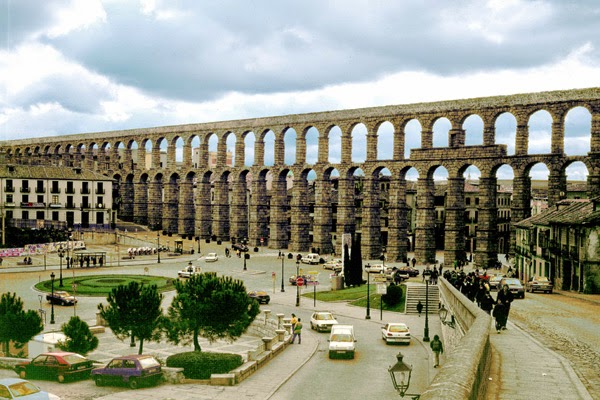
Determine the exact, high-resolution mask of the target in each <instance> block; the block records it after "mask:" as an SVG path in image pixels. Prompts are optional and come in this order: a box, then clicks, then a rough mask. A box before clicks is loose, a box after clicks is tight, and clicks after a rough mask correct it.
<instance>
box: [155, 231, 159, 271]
mask: <svg viewBox="0 0 600 400" xmlns="http://www.w3.org/2000/svg"><path fill="white" fill-rule="evenodd" d="M156 257H157V260H156V262H157V263H158V264H160V230H158V231H156Z"/></svg>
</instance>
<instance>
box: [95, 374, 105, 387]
mask: <svg viewBox="0 0 600 400" xmlns="http://www.w3.org/2000/svg"><path fill="white" fill-rule="evenodd" d="M94 382H96V386H104V379H102V377H101V376H100V375H96V376H95V377H94Z"/></svg>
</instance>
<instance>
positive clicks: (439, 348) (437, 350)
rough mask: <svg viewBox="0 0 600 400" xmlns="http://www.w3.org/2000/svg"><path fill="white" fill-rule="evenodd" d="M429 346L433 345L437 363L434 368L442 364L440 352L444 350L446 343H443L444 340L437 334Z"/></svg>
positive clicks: (432, 348)
mask: <svg viewBox="0 0 600 400" xmlns="http://www.w3.org/2000/svg"><path fill="white" fill-rule="evenodd" d="M429 347H431V350H432V351H433V356H434V362H435V364H434V365H433V368H437V367H439V366H440V353H443V352H444V345H443V344H442V341H441V340H440V337H439V336H438V335H435V336H434V337H433V340H432V341H431V343H430V344H429Z"/></svg>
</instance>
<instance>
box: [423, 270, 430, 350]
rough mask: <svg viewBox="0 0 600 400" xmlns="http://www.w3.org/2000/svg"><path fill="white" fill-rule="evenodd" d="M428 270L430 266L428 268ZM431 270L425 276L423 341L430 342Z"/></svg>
mask: <svg viewBox="0 0 600 400" xmlns="http://www.w3.org/2000/svg"><path fill="white" fill-rule="evenodd" d="M426 270H428V268H426ZM430 276H431V272H429V274H427V276H426V277H425V330H424V331H423V341H424V342H429V277H430Z"/></svg>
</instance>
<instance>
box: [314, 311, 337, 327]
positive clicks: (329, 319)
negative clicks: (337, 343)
mask: <svg viewBox="0 0 600 400" xmlns="http://www.w3.org/2000/svg"><path fill="white" fill-rule="evenodd" d="M337 323H338V322H337V320H336V319H335V317H334V316H333V314H332V313H330V312H329V311H317V312H314V313H313V315H311V316H310V329H315V330H316V331H317V332H321V331H323V332H329V331H331V327H332V326H333V325H337Z"/></svg>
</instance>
